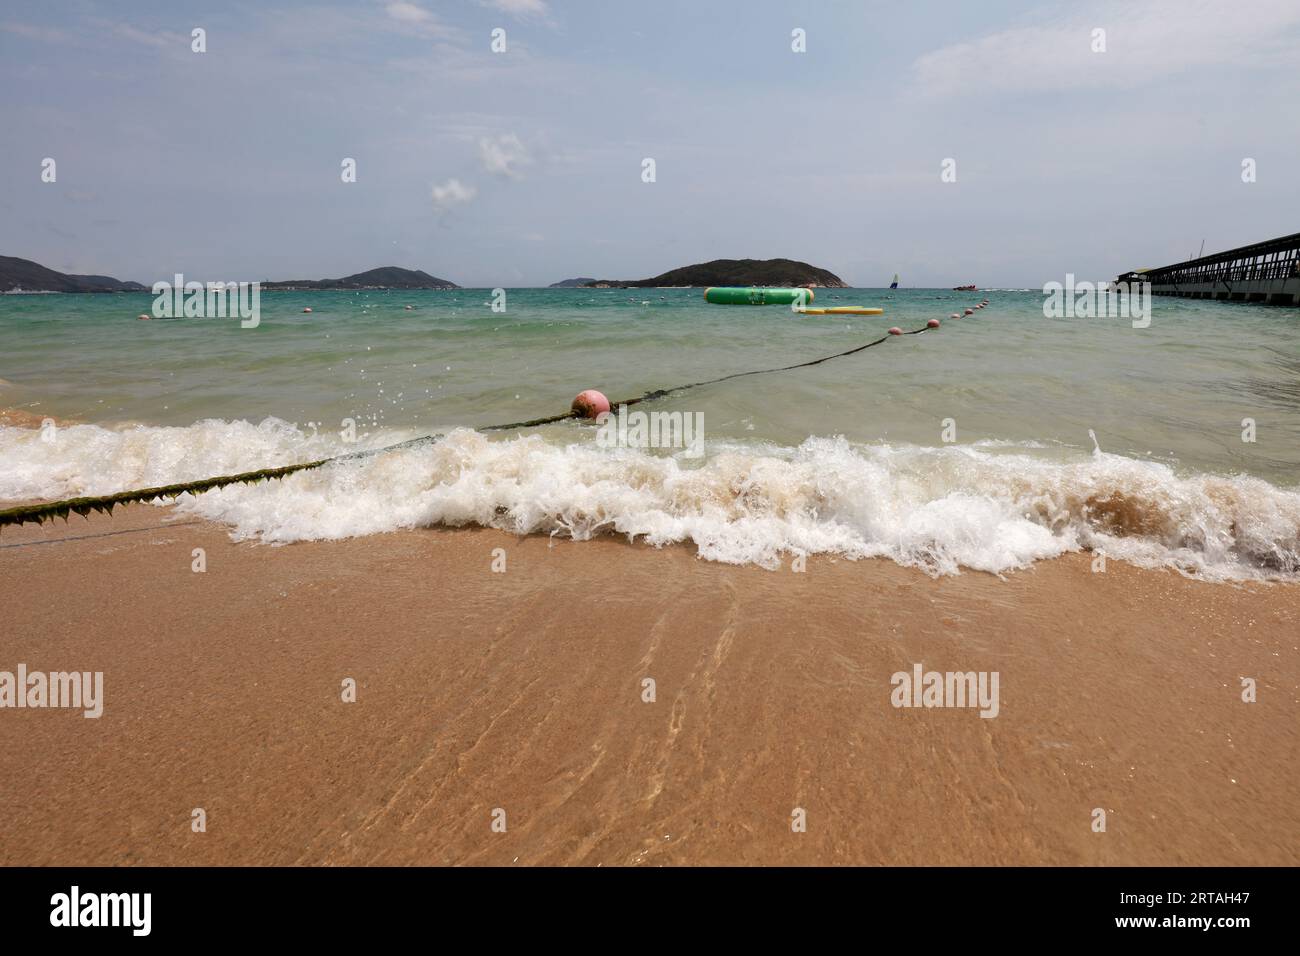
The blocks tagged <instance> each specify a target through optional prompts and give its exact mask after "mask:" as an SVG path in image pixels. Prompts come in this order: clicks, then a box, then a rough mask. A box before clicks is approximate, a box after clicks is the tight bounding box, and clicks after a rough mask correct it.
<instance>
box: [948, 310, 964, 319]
mask: <svg viewBox="0 0 1300 956" xmlns="http://www.w3.org/2000/svg"><path fill="white" fill-rule="evenodd" d="M948 318H950V319H960V318H961V316H960V315H958V314H957V313H956V312H954V313H953V314H952V315H950V316H948Z"/></svg>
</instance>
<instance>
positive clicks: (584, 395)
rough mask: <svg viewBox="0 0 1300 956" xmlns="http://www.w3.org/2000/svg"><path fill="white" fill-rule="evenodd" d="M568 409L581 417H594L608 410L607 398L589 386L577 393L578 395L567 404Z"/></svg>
mask: <svg viewBox="0 0 1300 956" xmlns="http://www.w3.org/2000/svg"><path fill="white" fill-rule="evenodd" d="M569 411H571V412H573V414H575V415H577V416H579V417H581V418H595V417H596V416H598V415H600V414H601V413H603V412H607V411H609V399H608V398H606V397H605V396H604V395H602V394H601V393H600V392H598V391H596V390H595V389H594V388H589V389H587V390H586V391H585V392H579V393H578V397H577V398H575V399H574V400H573V404H572V405H571V406H569Z"/></svg>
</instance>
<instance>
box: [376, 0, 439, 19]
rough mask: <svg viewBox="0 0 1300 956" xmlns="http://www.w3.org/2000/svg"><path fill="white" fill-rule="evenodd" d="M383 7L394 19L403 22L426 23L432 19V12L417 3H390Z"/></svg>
mask: <svg viewBox="0 0 1300 956" xmlns="http://www.w3.org/2000/svg"><path fill="white" fill-rule="evenodd" d="M384 9H385V10H387V11H388V15H389V16H390V17H392V18H393V19H394V20H401V21H402V22H403V23H427V22H428V21H430V20H432V19H433V14H432V13H430V12H429V11H428V10H426V9H424V7H422V6H420V5H419V4H418V3H390V4H388V6H386V7H385V8H384Z"/></svg>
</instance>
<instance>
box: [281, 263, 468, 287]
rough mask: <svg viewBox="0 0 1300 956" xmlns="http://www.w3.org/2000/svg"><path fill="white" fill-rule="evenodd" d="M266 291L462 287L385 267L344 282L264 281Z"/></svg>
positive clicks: (412, 270)
mask: <svg viewBox="0 0 1300 956" xmlns="http://www.w3.org/2000/svg"><path fill="white" fill-rule="evenodd" d="M262 288H263V289H279V290H289V289H292V290H295V291H303V290H309V289H316V290H323V289H459V288H460V286H458V285H456V283H454V282H448V281H447V280H446V279H439V278H438V277H437V276H431V275H429V273H427V272H422V271H420V270H418V269H401V268H398V267H397V266H382V267H380V268H378V269H371V270H370V271H369V272H358V273H357V274H356V275H350V276H344V277H343V278H342V279H293V280H290V281H288V282H263V283H262Z"/></svg>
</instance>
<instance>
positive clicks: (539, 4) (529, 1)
mask: <svg viewBox="0 0 1300 956" xmlns="http://www.w3.org/2000/svg"><path fill="white" fill-rule="evenodd" d="M479 2H480V3H481V4H482V5H483V6H485V7H491V8H492V9H494V10H500V11H501V12H502V13H508V14H510V15H511V16H512V17H544V16H546V15H547V14H548V13H549V12H550V11H549V10H548V9H547V7H546V0H479Z"/></svg>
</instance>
